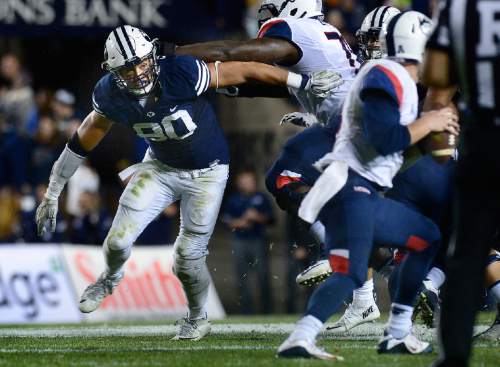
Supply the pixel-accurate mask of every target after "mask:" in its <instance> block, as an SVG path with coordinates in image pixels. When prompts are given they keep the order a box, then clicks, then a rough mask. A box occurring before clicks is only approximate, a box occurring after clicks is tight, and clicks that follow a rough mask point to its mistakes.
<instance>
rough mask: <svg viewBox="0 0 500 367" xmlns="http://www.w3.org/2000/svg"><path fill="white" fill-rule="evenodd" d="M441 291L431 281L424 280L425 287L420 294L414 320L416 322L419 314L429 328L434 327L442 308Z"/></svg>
mask: <svg viewBox="0 0 500 367" xmlns="http://www.w3.org/2000/svg"><path fill="white" fill-rule="evenodd" d="M440 303H441V301H440V299H439V291H438V290H437V289H436V288H434V287H433V286H432V285H431V284H430V283H429V282H425V281H424V289H423V291H422V292H420V295H419V296H418V299H417V303H416V305H415V309H414V310H413V315H412V317H411V319H412V322H415V320H416V319H417V316H418V315H420V318H421V319H422V321H423V322H424V324H425V326H427V327H428V328H433V327H434V326H435V324H436V322H435V318H436V315H437V314H438V311H439V308H440Z"/></svg>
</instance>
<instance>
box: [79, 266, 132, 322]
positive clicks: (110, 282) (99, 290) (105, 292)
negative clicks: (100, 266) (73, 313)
mask: <svg viewBox="0 0 500 367" xmlns="http://www.w3.org/2000/svg"><path fill="white" fill-rule="evenodd" d="M122 278H123V272H120V273H118V274H114V275H108V274H106V272H103V273H102V274H101V275H100V276H99V278H97V280H96V282H95V283H92V284H90V285H89V286H88V287H87V288H86V289H85V290H84V291H83V294H82V296H81V297H80V303H79V304H78V308H79V309H80V311H81V312H83V313H89V312H92V311H95V310H96V309H97V308H98V307H99V306H100V305H101V303H102V301H103V300H104V298H106V296H109V295H110V294H112V293H113V289H115V288H116V286H118V284H119V283H120V281H121V280H122Z"/></svg>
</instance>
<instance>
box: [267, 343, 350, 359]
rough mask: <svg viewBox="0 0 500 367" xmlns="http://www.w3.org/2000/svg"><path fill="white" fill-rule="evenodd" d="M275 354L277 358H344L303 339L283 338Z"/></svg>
mask: <svg viewBox="0 0 500 367" xmlns="http://www.w3.org/2000/svg"><path fill="white" fill-rule="evenodd" d="M276 356H277V357H279V358H313V359H323V360H328V361H343V360H344V358H343V357H341V356H336V355H333V354H330V353H328V352H326V351H324V350H323V349H321V348H318V347H317V346H316V344H314V343H312V342H310V341H307V340H305V339H290V338H288V339H287V340H285V341H284V342H283V343H282V344H281V345H280V346H279V348H278V351H277V353H276Z"/></svg>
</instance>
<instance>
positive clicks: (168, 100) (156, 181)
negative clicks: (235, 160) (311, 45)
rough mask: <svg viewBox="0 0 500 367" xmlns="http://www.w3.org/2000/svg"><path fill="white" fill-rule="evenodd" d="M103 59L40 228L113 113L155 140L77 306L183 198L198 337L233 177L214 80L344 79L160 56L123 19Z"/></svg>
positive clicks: (134, 171) (323, 85)
mask: <svg viewBox="0 0 500 367" xmlns="http://www.w3.org/2000/svg"><path fill="white" fill-rule="evenodd" d="M104 57H105V61H104V62H103V67H104V68H105V69H106V70H107V71H108V73H107V74H106V75H105V76H104V77H103V78H102V79H101V80H100V81H99V82H98V83H97V85H96V87H95V90H94V93H93V96H92V98H93V107H94V111H92V112H91V113H90V114H89V115H88V116H87V117H86V119H85V120H84V122H83V123H82V125H81V126H80V128H79V129H78V131H77V132H76V133H75V135H74V136H73V138H72V139H71V140H70V141H69V142H68V144H67V146H66V148H65V150H64V151H63V153H62V154H61V156H60V157H59V159H58V160H57V161H56V163H55V164H54V167H53V169H52V173H51V177H50V182H49V187H48V189H47V192H46V193H45V198H44V200H43V201H42V203H41V204H40V206H39V207H38V209H37V214H36V221H37V225H38V229H39V232H40V233H43V231H45V228H46V225H47V222H49V224H50V225H49V229H50V230H51V231H53V230H54V229H55V221H56V219H55V218H56V213H57V200H58V198H59V195H60V193H61V191H62V190H63V188H64V185H65V184H66V182H67V180H68V179H69V178H70V177H71V176H72V175H73V173H74V172H75V171H76V169H77V168H78V166H79V165H80V164H81V162H82V161H83V160H84V159H85V157H86V156H87V155H88V153H89V152H90V151H91V150H92V149H94V148H95V147H96V146H97V144H99V142H100V141H101V140H102V139H103V138H104V136H105V135H106V134H107V132H108V131H109V129H110V128H111V126H112V124H113V123H119V124H123V125H125V126H128V127H130V128H132V129H133V130H134V131H135V132H136V134H137V135H138V136H140V137H142V138H145V139H146V140H147V142H148V144H149V146H150V147H149V149H148V151H147V152H146V155H145V157H144V160H143V162H142V163H139V164H137V165H135V166H132V167H130V168H129V169H127V170H126V171H125V172H123V176H132V178H131V179H130V181H129V183H128V184H127V187H126V188H125V190H124V192H123V194H122V196H121V198H120V205H119V207H118V211H117V213H116V216H115V218H114V220H113V224H112V227H111V229H110V231H109V233H108V236H107V237H106V239H105V241H104V244H103V247H104V254H105V260H106V270H105V271H104V272H103V273H102V274H101V275H100V276H99V278H98V279H97V281H96V282H95V283H93V284H91V285H89V286H88V287H87V289H86V290H85V291H84V292H83V294H82V296H81V299H80V305H79V308H80V310H81V311H82V312H92V311H94V310H95V309H97V308H98V307H99V305H100V304H101V302H102V301H103V299H104V298H105V297H106V296H108V295H110V294H111V293H112V292H113V289H114V288H115V287H116V286H117V285H118V284H119V282H120V280H121V279H122V278H123V265H124V263H125V262H126V261H127V259H128V258H129V256H130V252H131V247H132V244H133V243H134V241H135V240H136V239H137V237H138V236H139V235H140V233H141V232H142V231H143V230H144V228H145V227H146V226H147V225H148V224H149V223H150V222H151V221H152V220H153V219H154V218H155V217H156V216H157V215H158V214H159V213H160V212H161V211H162V210H163V209H164V208H165V207H167V206H169V205H170V204H171V203H173V202H175V201H177V200H180V208H181V210H180V211H181V213H180V214H181V225H180V231H179V235H178V237H177V239H176V241H175V246H174V248H175V255H174V266H173V270H174V273H175V274H176V275H177V277H178V278H179V280H180V281H181V283H182V286H183V289H184V292H185V294H186V298H187V301H188V308H189V314H188V316H187V317H186V318H185V319H184V323H183V324H181V327H180V331H179V333H178V334H177V335H176V337H175V338H176V339H191V340H197V339H200V338H202V337H203V336H204V335H206V334H207V333H208V332H209V331H210V323H209V321H208V319H207V313H206V310H205V304H206V299H207V294H208V286H209V281H210V275H209V272H208V269H207V266H206V264H205V258H206V256H207V254H208V250H207V246H208V241H209V239H210V236H211V234H212V231H213V229H214V225H215V222H216V219H217V215H218V212H219V207H220V204H221V200H222V195H223V192H224V188H225V186H226V181H227V177H228V163H229V154H228V147H227V143H226V140H225V137H224V135H223V133H222V130H221V128H220V126H219V124H218V122H217V119H216V117H215V114H214V111H213V110H212V107H211V106H210V104H209V103H208V101H207V100H206V99H205V98H203V97H202V96H201V95H202V94H203V93H204V92H205V91H206V90H207V89H208V88H217V87H224V86H231V85H237V84H242V83H245V82H248V81H250V80H252V81H260V82H263V83H266V84H271V85H281V86H288V87H292V88H298V89H304V90H309V91H310V92H312V93H313V94H314V95H317V96H320V97H321V96H322V97H326V96H327V95H328V93H329V90H331V89H332V88H334V87H336V86H337V85H333V84H335V83H338V82H339V78H338V75H335V74H334V73H330V72H325V73H316V74H313V75H312V76H311V77H308V76H306V75H299V74H294V73H290V72H288V71H285V70H282V69H279V68H275V67H272V66H269V65H264V64H258V63H241V62H228V63H218V62H216V63H210V64H205V63H204V62H203V61H201V60H198V59H196V58H193V57H191V56H177V57H175V56H170V57H166V58H163V57H158V56H157V54H156V41H151V40H150V38H149V37H148V36H147V35H146V34H145V33H144V32H143V31H142V30H140V29H137V28H134V27H131V26H128V25H126V26H121V27H118V28H116V29H115V30H114V31H112V32H111V34H110V35H109V37H108V38H107V40H106V44H105V52H104Z"/></svg>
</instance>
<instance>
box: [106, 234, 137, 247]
mask: <svg viewBox="0 0 500 367" xmlns="http://www.w3.org/2000/svg"><path fill="white" fill-rule="evenodd" d="M104 246H105V247H106V248H108V249H109V250H112V251H123V250H125V249H127V248H130V247H132V242H131V240H130V238H129V236H127V233H126V231H125V230H123V231H120V230H118V231H116V230H111V231H110V232H109V233H108V236H107V237H106V239H105V240H104Z"/></svg>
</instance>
